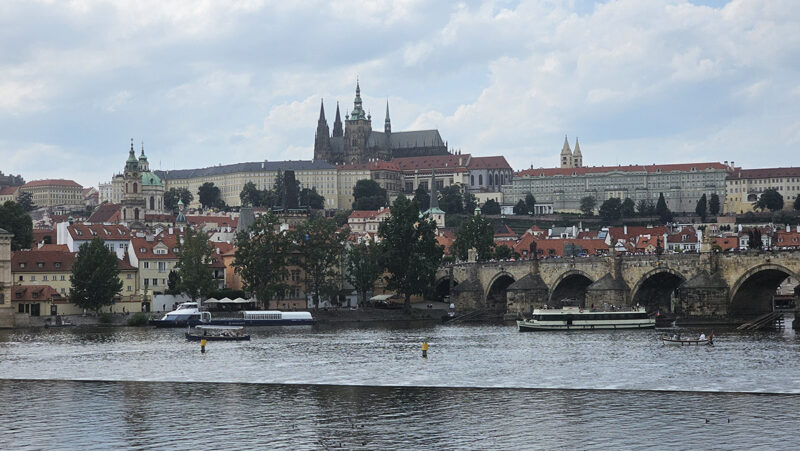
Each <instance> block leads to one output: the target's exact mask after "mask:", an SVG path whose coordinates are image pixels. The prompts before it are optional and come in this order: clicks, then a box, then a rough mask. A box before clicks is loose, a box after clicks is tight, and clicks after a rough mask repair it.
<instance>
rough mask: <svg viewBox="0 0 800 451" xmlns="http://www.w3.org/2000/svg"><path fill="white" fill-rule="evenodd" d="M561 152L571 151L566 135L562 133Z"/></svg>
mask: <svg viewBox="0 0 800 451" xmlns="http://www.w3.org/2000/svg"><path fill="white" fill-rule="evenodd" d="M561 153H562V154H565V153H570V154H571V153H572V149H570V148H569V141H568V140H567V135H564V147H562V148H561Z"/></svg>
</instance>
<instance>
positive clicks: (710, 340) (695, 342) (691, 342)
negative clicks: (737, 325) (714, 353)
mask: <svg viewBox="0 0 800 451" xmlns="http://www.w3.org/2000/svg"><path fill="white" fill-rule="evenodd" d="M661 342H662V343H664V344H665V345H679V346H713V345H714V335H713V334H712V335H710V336H708V337H707V338H683V337H681V336H679V335H668V334H661Z"/></svg>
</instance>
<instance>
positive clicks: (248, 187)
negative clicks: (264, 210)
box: [239, 182, 263, 207]
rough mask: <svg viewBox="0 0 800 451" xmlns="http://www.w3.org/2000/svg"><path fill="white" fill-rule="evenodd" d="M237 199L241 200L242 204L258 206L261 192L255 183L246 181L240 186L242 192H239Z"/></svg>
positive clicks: (260, 201)
mask: <svg viewBox="0 0 800 451" xmlns="http://www.w3.org/2000/svg"><path fill="white" fill-rule="evenodd" d="M239 200H241V201H242V205H250V206H253V207H260V206H261V203H262V201H263V194H262V191H261V190H259V189H258V187H257V186H256V184H255V183H253V182H247V183H245V184H244V187H242V192H241V193H239Z"/></svg>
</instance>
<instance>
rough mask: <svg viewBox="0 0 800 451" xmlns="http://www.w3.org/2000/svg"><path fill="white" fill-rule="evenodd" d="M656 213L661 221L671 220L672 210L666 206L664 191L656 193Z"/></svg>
mask: <svg viewBox="0 0 800 451" xmlns="http://www.w3.org/2000/svg"><path fill="white" fill-rule="evenodd" d="M656 214H657V215H658V217H659V219H661V222H662V223H667V222H670V221H672V212H671V211H669V208H668V207H667V200H666V199H664V193H658V202H656Z"/></svg>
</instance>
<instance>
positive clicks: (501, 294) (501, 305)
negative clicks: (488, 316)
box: [485, 271, 516, 313]
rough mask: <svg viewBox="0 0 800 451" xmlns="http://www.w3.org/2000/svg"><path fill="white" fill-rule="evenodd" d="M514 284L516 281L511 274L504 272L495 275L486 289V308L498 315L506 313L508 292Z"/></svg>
mask: <svg viewBox="0 0 800 451" xmlns="http://www.w3.org/2000/svg"><path fill="white" fill-rule="evenodd" d="M514 282H516V279H515V278H514V276H513V275H511V273H508V272H506V271H503V272H500V273H498V274H495V276H494V277H493V278H492V281H491V282H489V285H488V287H487V289H486V297H485V299H486V308H487V309H489V310H494V311H496V312H498V313H499V312H502V313H505V312H506V310H507V308H508V307H507V305H508V304H507V300H506V299H507V298H506V290H508V287H509V286H510V285H511V284H512V283H514Z"/></svg>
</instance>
